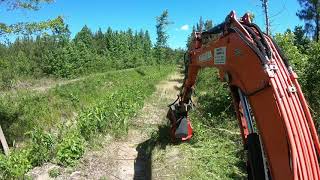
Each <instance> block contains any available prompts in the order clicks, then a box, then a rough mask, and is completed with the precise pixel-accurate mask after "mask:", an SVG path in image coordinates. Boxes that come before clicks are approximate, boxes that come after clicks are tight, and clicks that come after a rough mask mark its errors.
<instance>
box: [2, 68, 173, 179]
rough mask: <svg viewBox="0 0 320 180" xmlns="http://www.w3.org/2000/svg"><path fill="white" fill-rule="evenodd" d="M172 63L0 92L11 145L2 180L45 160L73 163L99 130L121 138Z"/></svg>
mask: <svg viewBox="0 0 320 180" xmlns="http://www.w3.org/2000/svg"><path fill="white" fill-rule="evenodd" d="M173 69H174V67H172V66H162V67H161V68H160V69H159V67H140V68H135V69H130V70H123V71H115V72H107V73H102V74H96V75H91V76H89V77H87V78H84V79H80V80H79V81H76V82H73V83H70V84H66V85H62V86H57V87H54V88H51V89H48V90H47V91H45V92H36V91H32V90H19V91H15V92H13V91H8V92H3V93H2V95H1V96H0V101H1V104H0V120H1V121H0V122H1V126H2V128H3V129H4V131H5V134H6V136H7V138H8V142H9V144H10V145H11V146H14V145H15V144H16V145H19V147H18V148H12V149H11V150H12V152H11V155H10V156H9V157H5V156H3V155H0V178H1V179H8V178H17V177H22V176H23V174H24V173H25V172H27V171H28V170H29V169H30V168H32V167H34V166H38V165H41V164H43V163H44V162H48V161H51V162H54V163H58V164H60V165H64V166H70V165H71V166H72V165H74V164H76V162H77V160H78V159H79V158H81V157H82V155H83V154H84V151H85V150H86V147H87V146H88V144H89V143H90V142H91V141H92V140H93V139H95V138H94V137H96V136H97V135H98V134H111V135H113V136H115V137H121V136H123V135H125V134H126V132H127V130H128V121H129V119H130V118H131V117H133V116H134V115H135V113H136V111H137V110H138V109H140V108H141V107H142V106H143V102H144V100H145V99H146V98H147V97H148V96H150V95H151V94H152V92H153V91H154V90H155V87H154V85H155V84H157V82H158V81H160V80H161V79H163V78H164V77H166V76H167V74H169V73H170V72H172V71H173Z"/></svg>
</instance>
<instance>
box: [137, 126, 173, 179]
mask: <svg viewBox="0 0 320 180" xmlns="http://www.w3.org/2000/svg"><path fill="white" fill-rule="evenodd" d="M169 131H170V127H169V125H161V126H159V127H158V131H157V132H156V133H154V134H152V136H151V138H150V139H148V140H146V141H144V142H142V143H140V144H139V145H138V146H137V148H136V150H137V151H138V156H137V158H136V160H135V163H134V179H141V180H142V179H151V178H152V151H153V149H154V148H156V147H159V148H160V149H166V146H167V145H169V144H171V140H170V135H169Z"/></svg>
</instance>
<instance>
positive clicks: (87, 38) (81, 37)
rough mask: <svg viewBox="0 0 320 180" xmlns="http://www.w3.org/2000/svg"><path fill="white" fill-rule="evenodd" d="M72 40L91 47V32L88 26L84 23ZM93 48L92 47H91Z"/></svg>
mask: <svg viewBox="0 0 320 180" xmlns="http://www.w3.org/2000/svg"><path fill="white" fill-rule="evenodd" d="M74 42H75V43H76V44H78V43H80V42H82V43H84V44H85V45H86V46H87V47H88V48H92V47H93V33H92V31H91V30H90V29H89V28H88V26H87V25H85V26H84V27H83V28H82V29H81V31H80V32H78V33H77V34H76V36H75V38H74ZM92 49H93V48H92Z"/></svg>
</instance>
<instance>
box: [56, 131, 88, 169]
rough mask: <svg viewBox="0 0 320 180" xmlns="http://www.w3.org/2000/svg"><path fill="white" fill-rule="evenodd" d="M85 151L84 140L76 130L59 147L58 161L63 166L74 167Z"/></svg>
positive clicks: (67, 135)
mask: <svg viewBox="0 0 320 180" xmlns="http://www.w3.org/2000/svg"><path fill="white" fill-rule="evenodd" d="M84 150H85V140H84V138H83V137H82V136H81V135H80V134H79V133H78V132H77V131H76V130H75V129H74V130H72V131H70V132H69V133H67V134H66V135H65V137H63V139H62V141H61V142H60V143H59V144H58V145H57V160H58V163H59V164H61V165H63V166H74V165H75V164H76V162H77V161H78V160H79V159H80V158H81V157H82V155H83V154H84Z"/></svg>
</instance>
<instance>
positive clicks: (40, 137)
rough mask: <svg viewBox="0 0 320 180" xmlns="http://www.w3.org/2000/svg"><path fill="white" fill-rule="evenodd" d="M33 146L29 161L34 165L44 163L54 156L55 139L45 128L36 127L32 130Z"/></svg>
mask: <svg viewBox="0 0 320 180" xmlns="http://www.w3.org/2000/svg"><path fill="white" fill-rule="evenodd" d="M29 134H30V136H31V147H30V153H29V157H28V159H29V161H30V162H31V164H32V165H33V166H39V165H42V164H43V163H44V162H47V161H49V160H50V159H51V158H52V157H53V155H54V154H53V153H54V145H55V139H54V137H53V136H52V135H51V134H49V133H46V132H44V131H43V130H39V129H35V130H33V131H31V132H30V133H29Z"/></svg>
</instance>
